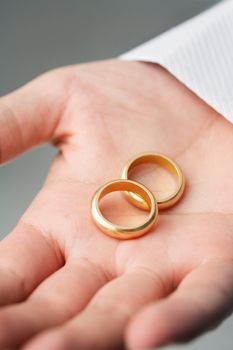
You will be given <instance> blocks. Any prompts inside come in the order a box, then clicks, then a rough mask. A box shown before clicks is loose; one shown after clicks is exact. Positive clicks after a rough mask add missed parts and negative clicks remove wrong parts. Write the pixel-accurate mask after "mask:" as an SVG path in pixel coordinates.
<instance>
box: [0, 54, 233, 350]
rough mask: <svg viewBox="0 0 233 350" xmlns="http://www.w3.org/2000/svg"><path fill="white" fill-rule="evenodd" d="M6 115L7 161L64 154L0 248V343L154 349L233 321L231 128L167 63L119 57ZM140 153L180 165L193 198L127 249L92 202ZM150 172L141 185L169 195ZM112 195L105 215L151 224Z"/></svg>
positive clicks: (31, 91)
mask: <svg viewBox="0 0 233 350" xmlns="http://www.w3.org/2000/svg"><path fill="white" fill-rule="evenodd" d="M0 106H1V108H0V150H1V162H2V163H3V162H5V161H7V160H9V159H10V158H13V157H15V156H17V155H19V154H20V153H22V152H23V151H25V150H27V149H30V148H32V147H34V146H36V145H39V144H41V143H43V142H47V141H49V140H50V141H53V143H54V144H55V145H56V146H57V147H58V149H59V153H58V155H57V157H56V159H55V161H54V162H53V164H52V167H51V170H50V172H49V175H48V178H47V180H46V182H45V184H44V186H43V188H42V189H41V191H40V193H39V194H38V195H37V197H36V198H35V199H34V201H33V203H32V204H31V206H30V207H29V209H28V210H27V211H26V213H25V214H24V215H23V217H22V219H21V220H20V222H19V223H18V225H17V227H16V228H15V229H14V230H13V232H12V233H10V234H9V235H8V236H7V237H6V238H5V239H4V240H3V241H2V242H1V244H0V268H1V273H0V303H1V305H2V308H1V309H0V329H1V332H0V347H1V348H3V347H16V346H17V347H20V348H21V349H24V350H41V349H49V350H68V349H82V350H84V349H94V348H95V349H101V350H102V349H108V350H109V349H118V348H120V347H123V346H124V344H125V346H128V347H129V348H132V349H140V348H151V347H153V346H154V347H157V346H162V345H165V344H168V343H170V342H179V341H186V340H188V339H191V338H193V337H194V336H197V335H198V334H200V333H202V332H204V331H206V330H207V329H209V328H210V327H213V326H215V325H216V324H217V323H219V322H220V321H221V320H222V319H223V318H224V317H226V315H227V314H228V313H230V311H231V310H232V307H233V295H232V288H233V210H232V198H233V182H232V173H233V162H232V159H233V126H232V125H231V124H230V123H229V122H227V121H226V120H225V119H224V118H223V117H221V116H220V115H218V114H217V112H215V111H214V110H212V109H211V108H210V107H209V106H207V105H206V104H205V103H204V102H203V101H202V100H201V99H199V98H198V97H197V96H195V95H194V94H193V93H192V92H190V91H189V90H188V89H187V88H186V87H185V86H183V85H182V84H181V83H179V82H178V81H177V80H176V79H175V78H174V77H172V76H171V75H170V74H169V73H168V72H167V71H165V70H164V69H162V68H161V67H159V66H157V65H152V64H146V63H139V62H123V61H118V60H112V61H106V62H101V63H93V64H84V65H79V66H74V67H67V68H62V69H59V70H55V71H52V72H50V73H48V74H45V75H44V76H41V77H39V78H38V79H36V80H35V81H33V82H31V83H30V84H28V85H26V86H25V87H23V88H21V89H20V90H18V91H16V92H14V93H12V94H10V95H8V96H5V97H2V98H1V100H0ZM144 151H155V152H161V153H165V154H167V155H168V156H170V157H172V158H174V159H175V160H176V161H177V162H178V163H179V164H180V166H181V168H182V169H183V171H184V173H185V176H186V179H187V188H186V192H185V196H184V198H183V199H182V200H181V201H180V202H179V204H178V205H177V206H175V207H173V208H172V209H170V210H166V211H163V212H160V221H159V225H158V226H157V227H156V228H155V229H153V230H152V232H150V233H149V234H147V235H145V236H143V237H141V238H139V239H135V240H129V241H118V240H115V239H112V238H110V237H108V236H106V235H104V234H103V233H102V232H101V231H99V230H98V229H97V228H96V226H95V225H94V224H93V222H92V220H91V217H90V201H91V198H92V195H93V193H94V191H95V190H96V189H97V188H98V187H99V186H100V185H102V184H104V183H105V182H106V181H109V180H112V179H115V178H117V177H119V172H120V169H121V167H122V166H123V164H124V162H125V161H126V160H128V158H130V157H131V156H133V155H135V154H136V153H139V152H144ZM142 170H143V169H141V172H140V173H138V175H137V176H138V178H139V179H141V180H143V179H144V180H145V181H144V183H146V184H147V185H148V186H149V187H150V188H151V190H153V192H154V193H155V194H157V195H159V193H158V189H160V187H159V188H158V184H157V186H156V184H155V183H154V181H152V178H153V174H154V173H151V174H149V175H148V176H146V178H145V173H144V172H143V171H142ZM28 171H30V169H28ZM158 174H160V173H158ZM160 180H161V179H160ZM163 189H164V190H166V188H165V187H163ZM116 198H117V196H116V194H115V195H114V196H112V197H111V198H109V200H108V202H107V205H104V203H103V210H104V213H105V215H106V216H107V217H108V218H111V219H112V220H115V221H121V223H123V222H124V223H128V224H130V223H132V222H135V221H136V220H140V219H141V217H142V216H143V215H145V213H144V212H142V211H140V210H139V209H136V208H134V207H132V205H131V204H129V203H128V202H127V201H126V200H125V199H124V198H122V197H121V199H119V198H118V199H117V200H116ZM106 200H107V199H106ZM117 203H119V204H117Z"/></svg>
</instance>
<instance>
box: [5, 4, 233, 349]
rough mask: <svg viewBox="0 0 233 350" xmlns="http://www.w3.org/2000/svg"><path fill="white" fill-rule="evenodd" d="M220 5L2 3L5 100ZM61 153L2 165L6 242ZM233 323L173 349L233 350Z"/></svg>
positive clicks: (50, 151)
mask: <svg viewBox="0 0 233 350" xmlns="http://www.w3.org/2000/svg"><path fill="white" fill-rule="evenodd" d="M216 2H217V1H214V0H202V1H201V0H144V1H143V0H98V1H97V0H96V1H95V0H66V1H65V0H39V1H38V0H21V1H16V0H0V95H4V94H6V93H7V92H9V91H11V90H14V89H15V88H17V87H19V86H20V85H22V84H24V83H25V82H27V81H28V80H30V79H32V78H33V77H35V76H37V75H38V74H40V73H42V72H44V71H46V70H49V69H51V68H54V67H58V66H62V65H68V64H73V63H78V62H83V61H92V60H100V59H105V58H109V57H115V56H117V55H119V54H121V53H123V52H125V51H127V50H128V49H130V48H132V47H134V46H136V45H138V44H140V43H142V42H144V41H146V40H147V39H150V38H152V37H154V36H156V35H158V34H159V33H161V32H163V31H165V30H166V29H168V28H170V27H172V26H174V25H176V24H178V23H180V22H182V21H184V20H185V19H187V18H189V17H192V16H193V15H195V14H197V13H199V12H201V11H203V10H204V9H205V8H208V7H209V6H211V5H213V4H214V3H216ZM55 152H56V151H55V149H54V148H52V147H50V146H44V147H41V148H40V149H36V150H34V151H32V152H30V153H27V154H25V155H24V156H22V157H21V158H19V159H17V160H16V161H14V162H12V163H10V164H7V165H5V166H4V167H1V168H0V238H3V237H4V236H5V235H6V234H7V233H8V232H9V231H10V230H11V229H12V228H13V227H14V225H15V224H16V223H17V220H18V219H19V217H20V216H21V214H22V213H23V211H24V209H25V208H26V207H27V206H28V204H29V203H30V201H31V200H32V198H33V197H34V195H35V194H36V193H37V191H38V190H39V189H40V187H41V185H42V183H43V180H44V178H45V176H46V173H47V171H48V167H49V164H50V162H51V159H52V158H53V156H54V154H55ZM232 332H233V318H230V319H228V320H227V321H226V322H224V324H223V325H222V326H221V327H220V328H219V329H218V330H217V331H214V332H212V333H209V334H207V335H205V336H203V337H201V338H200V339H198V340H197V341H195V342H193V343H191V344H188V345H184V346H178V347H169V348H168V349H169V350H174V349H186V350H206V349H212V350H219V349H221V350H232V349H233V337H232Z"/></svg>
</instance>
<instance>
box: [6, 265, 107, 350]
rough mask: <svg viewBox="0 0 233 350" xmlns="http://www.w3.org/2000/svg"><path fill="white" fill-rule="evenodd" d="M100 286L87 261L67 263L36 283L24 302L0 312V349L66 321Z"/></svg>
mask: <svg viewBox="0 0 233 350" xmlns="http://www.w3.org/2000/svg"><path fill="white" fill-rule="evenodd" d="M104 283H106V276H105V274H104V273H103V271H102V270H101V269H100V268H98V267H97V266H95V265H94V264H92V263H91V262H89V261H88V260H83V259H80V260H79V261H78V262H73V263H67V264H66V265H65V266H64V267H63V268H61V269H60V270H59V271H57V272H56V273H54V274H53V275H52V276H50V277H48V279H47V280H45V281H44V282H43V283H42V284H40V286H39V287H38V288H37V289H36V290H35V291H34V292H33V293H32V294H31V296H30V298H29V299H28V300H27V301H25V302H23V303H21V304H18V305H12V306H8V307H5V308H3V309H2V310H0V328H1V332H0V348H2V347H17V346H19V345H20V344H22V343H23V342H25V341H26V340H27V339H29V338H30V337H32V336H33V335H35V334H36V333H38V332H40V331H42V330H43V329H46V328H49V327H53V326H55V325H59V324H60V323H62V322H64V321H66V320H68V319H69V318H71V317H72V316H74V315H75V314H77V313H78V312H80V311H81V310H82V309H83V308H84V307H85V306H86V304H87V303H88V302H89V300H90V299H91V297H92V296H93V295H94V294H95V293H96V291H97V290H98V289H99V288H100V287H101V286H103V284H104ZM12 335H14V336H12Z"/></svg>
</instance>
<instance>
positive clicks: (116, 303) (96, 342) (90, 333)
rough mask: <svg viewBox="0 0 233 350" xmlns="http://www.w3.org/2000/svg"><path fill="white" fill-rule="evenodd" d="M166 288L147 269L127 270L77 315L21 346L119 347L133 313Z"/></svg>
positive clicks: (29, 348) (34, 349)
mask: <svg viewBox="0 0 233 350" xmlns="http://www.w3.org/2000/svg"><path fill="white" fill-rule="evenodd" d="M167 288H168V287H167V286H165V284H163V283H161V280H160V278H158V276H157V275H155V274H154V273H151V272H148V270H138V271H133V272H128V273H126V274H125V275H123V276H121V277H119V278H117V279H115V280H112V281H111V282H109V283H108V284H107V285H106V286H104V287H103V288H102V289H101V290H100V291H99V292H98V293H97V294H96V295H95V297H94V298H93V299H92V301H91V302H90V303H89V305H88V306H87V308H86V309H85V310H84V311H83V312H82V313H81V314H80V315H78V316H77V317H75V318H74V319H72V320H71V321H69V322H67V323H66V324H65V325H64V326H61V327H58V328H56V329H54V330H51V331H50V332H45V333H44V334H42V335H39V336H37V337H36V338H35V339H33V340H32V341H31V342H29V343H28V345H27V346H25V348H24V349H25V350H26V349H27V350H39V349H45V348H46V349H50V350H55V349H56V350H65V349H83V350H84V349H101V350H104V349H108V350H110V349H119V348H121V346H122V342H123V333H124V328H125V325H126V323H127V322H128V320H129V318H130V317H131V316H132V314H133V313H134V312H135V311H136V310H137V309H139V308H140V307H142V305H145V304H146V303H148V302H151V301H152V300H154V299H155V298H159V297H161V296H163V295H164V293H166V290H167Z"/></svg>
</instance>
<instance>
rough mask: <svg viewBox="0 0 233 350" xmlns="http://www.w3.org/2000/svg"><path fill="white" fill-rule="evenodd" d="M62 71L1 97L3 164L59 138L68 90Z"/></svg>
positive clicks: (1, 150)
mask: <svg viewBox="0 0 233 350" xmlns="http://www.w3.org/2000/svg"><path fill="white" fill-rule="evenodd" d="M62 78H63V77H62V76H61V74H60V73H59V71H54V72H51V73H47V74H45V75H42V76H40V77H39V78H37V79H35V80H33V81H32V82H30V83H28V84H27V85H25V86H24V87H22V88H20V89H18V90H16V91H15V92H12V93H10V94H8V95H6V96H4V97H1V98H0V163H3V162H5V161H7V160H10V159H12V158H14V157H16V156H17V155H19V154H20V153H22V152H24V151H26V150H28V149H30V148H32V147H34V146H36V145H39V144H41V143H44V142H46V141H49V140H51V139H52V138H53V137H55V131H56V127H57V126H58V124H59V120H60V117H61V112H62V106H63V105H64V99H65V98H66V95H67V93H66V94H65V93H64V92H65V91H66V88H65V86H63V85H64V84H63V83H64V79H62Z"/></svg>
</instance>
